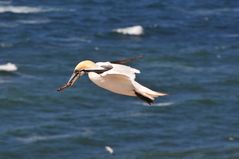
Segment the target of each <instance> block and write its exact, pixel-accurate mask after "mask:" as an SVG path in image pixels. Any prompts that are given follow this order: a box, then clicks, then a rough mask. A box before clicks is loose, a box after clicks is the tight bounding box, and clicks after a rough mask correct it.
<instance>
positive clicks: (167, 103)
mask: <svg viewBox="0 0 239 159" xmlns="http://www.w3.org/2000/svg"><path fill="white" fill-rule="evenodd" d="M173 104H175V103H173V102H163V103H153V104H151V105H148V104H147V103H143V105H145V106H149V107H169V106H172V105H173Z"/></svg>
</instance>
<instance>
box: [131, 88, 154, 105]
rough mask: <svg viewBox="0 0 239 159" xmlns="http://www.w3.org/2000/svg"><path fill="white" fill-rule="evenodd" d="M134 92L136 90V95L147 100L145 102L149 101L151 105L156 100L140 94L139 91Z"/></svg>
mask: <svg viewBox="0 0 239 159" xmlns="http://www.w3.org/2000/svg"><path fill="white" fill-rule="evenodd" d="M134 92H135V95H136V96H137V97H138V98H139V99H141V100H143V101H145V102H146V103H148V104H149V105H151V104H152V103H153V102H154V100H152V99H150V98H148V97H145V96H143V95H142V94H140V93H138V92H136V91H134Z"/></svg>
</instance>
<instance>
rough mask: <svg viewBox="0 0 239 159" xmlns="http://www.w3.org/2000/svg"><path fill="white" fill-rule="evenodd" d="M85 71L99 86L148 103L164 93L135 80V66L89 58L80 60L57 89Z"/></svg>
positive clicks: (70, 83)
mask: <svg viewBox="0 0 239 159" xmlns="http://www.w3.org/2000/svg"><path fill="white" fill-rule="evenodd" d="M85 73H88V76H89V79H90V80H91V81H92V82H93V83H95V84H96V85H97V86H99V87H101V88H104V89H106V90H109V91H111V92H114V93H117V94H121V95H127V96H137V97H139V98H140V99H142V100H144V101H146V102H147V103H149V104H151V103H152V102H153V101H154V99H155V98H156V97H158V96H165V95H166V94H165V93H160V92H156V91H153V90H151V89H149V88H147V87H145V86H142V85H141V84H139V83H138V82H136V81H135V78H136V73H140V71H139V70H137V69H135V68H132V67H129V66H126V65H122V64H115V63H111V62H97V63H94V62H92V61H89V60H86V61H82V62H80V63H79V64H78V65H77V66H76V67H75V70H74V73H73V75H72V76H71V78H70V80H69V81H68V83H67V84H66V85H64V86H63V87H61V88H60V89H59V91H61V90H63V89H65V88H67V87H70V86H72V85H73V84H74V83H75V81H76V80H77V79H78V78H79V77H80V76H82V75H83V74H85Z"/></svg>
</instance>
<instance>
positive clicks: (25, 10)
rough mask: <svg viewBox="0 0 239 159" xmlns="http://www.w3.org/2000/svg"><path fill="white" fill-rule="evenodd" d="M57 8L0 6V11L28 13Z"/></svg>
mask: <svg viewBox="0 0 239 159" xmlns="http://www.w3.org/2000/svg"><path fill="white" fill-rule="evenodd" d="M53 10H55V9H49V8H42V7H28V6H0V13H7V12H10V13H16V14H28V13H41V12H49V11H53Z"/></svg>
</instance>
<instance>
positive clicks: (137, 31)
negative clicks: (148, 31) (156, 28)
mask: <svg viewBox="0 0 239 159" xmlns="http://www.w3.org/2000/svg"><path fill="white" fill-rule="evenodd" d="M113 31H114V32H117V33H120V34H125V35H138V36H139V35H143V34H144V28H143V27H142V26H140V25H136V26H131V27H126V28H118V29H114V30H113Z"/></svg>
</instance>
